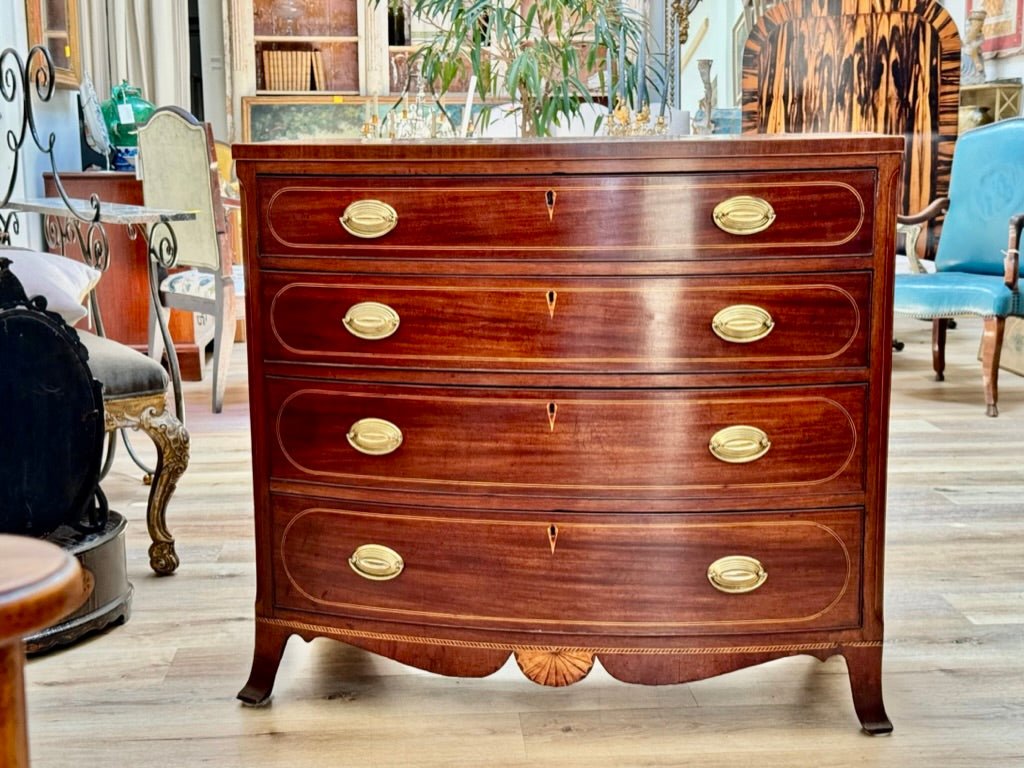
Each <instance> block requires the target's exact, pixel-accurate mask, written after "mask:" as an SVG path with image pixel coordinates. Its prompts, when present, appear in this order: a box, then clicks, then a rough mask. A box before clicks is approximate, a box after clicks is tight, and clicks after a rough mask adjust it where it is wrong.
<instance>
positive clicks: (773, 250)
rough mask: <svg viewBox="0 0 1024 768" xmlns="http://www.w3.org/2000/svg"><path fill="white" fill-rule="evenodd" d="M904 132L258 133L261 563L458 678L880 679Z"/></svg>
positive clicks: (254, 373)
mask: <svg viewBox="0 0 1024 768" xmlns="http://www.w3.org/2000/svg"><path fill="white" fill-rule="evenodd" d="M902 148H903V142H902V140H900V139H898V138H892V137H878V136H875V137H871V136H856V137H855V136H827V137H826V136H811V137H806V136H805V137H796V136H783V137H773V136H756V137H733V138H730V139H729V140H722V141H709V140H693V141H645V140H627V139H623V140H615V141H606V140H587V141H579V142H565V141H562V142H558V141H554V142H544V141H535V142H520V143H501V142H477V143H473V142H470V143H466V142H450V143H429V142H420V143H400V142H390V143H340V144H334V145H316V144H292V145H286V144H264V145H256V144H252V145H241V146H236V147H235V157H236V160H237V163H238V174H239V178H240V180H241V183H242V187H243V189H244V206H245V211H244V214H245V215H244V220H245V221H246V222H247V232H246V248H247V253H246V259H245V263H246V269H247V270H248V274H247V280H248V283H247V286H248V295H247V301H248V306H247V310H246V318H247V322H248V330H249V334H250V335H249V345H250V346H249V361H250V376H249V385H250V395H251V397H250V407H251V417H252V431H253V441H254V454H253V464H254V482H255V499H256V545H257V568H258V571H257V573H258V587H257V599H256V648H255V654H254V661H253V670H252V675H251V677H250V680H249V682H248V684H247V685H246V686H245V688H244V689H243V690H242V692H241V693H240V694H239V695H240V697H241V698H242V699H243V700H245V701H248V702H259V701H262V700H264V699H266V698H267V697H268V696H269V695H270V691H271V688H272V686H273V682H274V677H275V675H276V672H277V667H278V663H279V661H280V657H281V654H282V651H283V648H284V644H285V642H286V640H287V639H288V637H289V636H291V635H293V634H297V635H300V636H302V637H304V638H306V639H310V638H312V637H315V636H326V637H332V638H335V639H338V640H341V641H344V642H347V643H351V644H353V645H356V646H359V647H361V648H365V649H368V650H371V651H374V652H377V653H381V654H383V655H386V656H389V657H391V658H394V659H397V660H399V661H402V662H404V663H407V664H411V665H414V666H418V667H422V668H424V669H428V670H431V671H434V672H439V673H442V674H448V675H461V676H481V675H486V674H490V673H492V672H494V671H495V670H497V669H498V668H499V667H501V666H502V664H504V662H505V661H506V660H507V658H508V657H509V655H514V656H515V657H516V659H517V661H518V663H519V666H520V667H521V668H522V670H523V672H524V674H525V675H526V676H527V677H528V678H530V679H531V680H534V681H535V682H538V683H543V684H547V685H567V684H569V683H572V682H575V681H577V680H579V679H581V678H582V677H584V676H585V675H586V674H587V672H588V671H589V669H590V668H591V665H592V664H593V662H594V660H595V659H600V661H601V663H602V664H603V666H604V667H605V668H606V669H607V670H608V671H609V672H610V673H611V674H612V675H613V676H615V677H617V678H619V679H622V680H624V681H630V682H638V683H647V684H656V683H678V682H684V681H687V680H694V679H699V678H704V677H709V676H712V675H715V674H719V673H722V672H726V671H729V670H733V669H738V668H741V667H745V666H749V665H751V664H757V663H761V662H764V661H769V660H771V659H775V658H779V657H783V656H789V655H793V654H810V655H813V656H817V657H818V658H822V659H824V658H826V657H828V656H831V655H833V654H842V655H843V656H845V657H846V660H847V663H848V666H849V670H850V679H851V686H852V689H853V695H854V702H855V705H856V709H857V712H858V715H859V717H860V719H861V722H862V724H863V726H864V728H865V729H866V730H868V731H869V732H872V733H879V732H886V731H888V730H890V729H891V726H890V724H889V721H888V720H887V718H886V716H885V712H884V709H883V705H882V695H881V694H882V692H881V658H882V637H883V632H882V547H883V537H884V517H885V514H884V512H885V467H886V450H887V429H888V393H889V374H890V363H891V357H890V356H891V333H892V322H891V316H892V307H891V302H892V282H893V278H892V260H891V258H890V255H891V253H892V251H893V247H894V242H893V240H894V237H895V234H894V233H895V210H896V206H897V204H898V193H899V183H900V181H899V180H900V178H901V175H900V174H901V158H902Z"/></svg>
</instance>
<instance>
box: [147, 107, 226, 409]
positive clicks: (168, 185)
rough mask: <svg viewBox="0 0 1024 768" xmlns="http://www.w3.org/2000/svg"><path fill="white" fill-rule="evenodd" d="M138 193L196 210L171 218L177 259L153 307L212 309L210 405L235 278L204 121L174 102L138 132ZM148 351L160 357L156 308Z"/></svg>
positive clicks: (153, 204) (219, 385) (219, 399)
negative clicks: (190, 216) (188, 216)
mask: <svg viewBox="0 0 1024 768" xmlns="http://www.w3.org/2000/svg"><path fill="white" fill-rule="evenodd" d="M138 140H139V162H140V164H141V168H142V193H143V199H144V200H145V202H146V206H147V207H150V208H167V209H173V210H189V211H195V213H196V219H195V220H194V221H190V222H180V223H178V224H175V227H174V232H175V235H176V237H177V241H178V258H177V262H176V265H177V266H183V267H188V269H185V270H183V271H175V272H172V273H170V274H169V275H167V276H166V277H165V278H164V279H163V280H162V281H161V282H160V288H159V303H160V311H162V312H164V313H165V314H166V313H169V311H170V309H171V308H176V309H181V310H184V311H186V312H197V313H201V314H205V315H212V316H213V319H214V333H213V395H212V400H213V411H214V413H220V411H221V408H222V407H223V404H224V389H225V387H226V385H227V372H228V365H229V363H230V362H231V346H232V344H233V343H234V338H235V320H236V315H237V296H236V290H235V281H236V279H239V280H240V279H241V275H240V270H234V269H233V268H232V264H231V249H230V245H229V242H228V235H227V217H226V216H225V213H224V205H223V202H222V200H221V192H220V176H219V174H218V171H217V157H216V152H215V150H214V144H213V134H212V132H211V130H210V126H209V125H208V124H205V123H200V122H199V121H198V120H196V119H195V118H194V117H193V116H192V115H190V114H189V113H188V112H185V111H184V110H183V109H180V108H179V107H173V106H171V107H162V108H160V109H158V110H156V112H154V113H153V115H152V116H151V117H150V119H149V120H148V121H146V123H145V125H143V126H141V127H140V128H139V131H138ZM149 353H150V357H153V358H154V359H157V360H158V359H160V356H161V355H162V353H163V343H162V339H161V337H160V336H159V334H158V333H157V322H156V316H155V312H154V311H153V310H151V316H150V322H149Z"/></svg>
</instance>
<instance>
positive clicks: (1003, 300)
mask: <svg viewBox="0 0 1024 768" xmlns="http://www.w3.org/2000/svg"><path fill="white" fill-rule="evenodd" d="M1018 303H1021V297H1020V294H1019V293H1017V292H1016V291H1012V290H1010V288H1008V287H1007V286H1006V284H1005V283H1003V281H1002V280H993V279H992V276H991V275H987V274H971V273H969V272H936V273H934V274H929V275H897V276H896V314H898V315H905V316H907V317H921V318H933V317H958V316H962V315H980V316H982V317H993V316H995V317H1006V316H1007V315H1017V314H1020V313H1021V312H1022V311H1024V307H1019V306H1017V304H1018Z"/></svg>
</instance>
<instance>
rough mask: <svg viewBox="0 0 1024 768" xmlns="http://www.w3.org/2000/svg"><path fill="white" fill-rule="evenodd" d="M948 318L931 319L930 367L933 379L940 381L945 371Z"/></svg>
mask: <svg viewBox="0 0 1024 768" xmlns="http://www.w3.org/2000/svg"><path fill="white" fill-rule="evenodd" d="M947 328H949V318H946V317H937V318H935V319H934V320H932V368H933V369H934V370H935V380H936V381H942V380H943V379H944V378H945V371H946V329H947Z"/></svg>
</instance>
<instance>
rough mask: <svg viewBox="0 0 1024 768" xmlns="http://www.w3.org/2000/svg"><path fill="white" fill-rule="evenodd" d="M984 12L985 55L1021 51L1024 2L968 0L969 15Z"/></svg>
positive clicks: (1012, 0) (1017, 0) (1019, 0)
mask: <svg viewBox="0 0 1024 768" xmlns="http://www.w3.org/2000/svg"><path fill="white" fill-rule="evenodd" d="M977 10H982V11H985V13H986V14H987V15H986V16H985V24H984V30H985V42H984V44H983V45H982V46H981V50H983V51H984V52H985V53H1003V52H1016V51H1019V50H1021V44H1022V43H1024V36H1022V35H1021V25H1022V24H1024V0H967V13H970V12H971V11H977Z"/></svg>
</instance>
